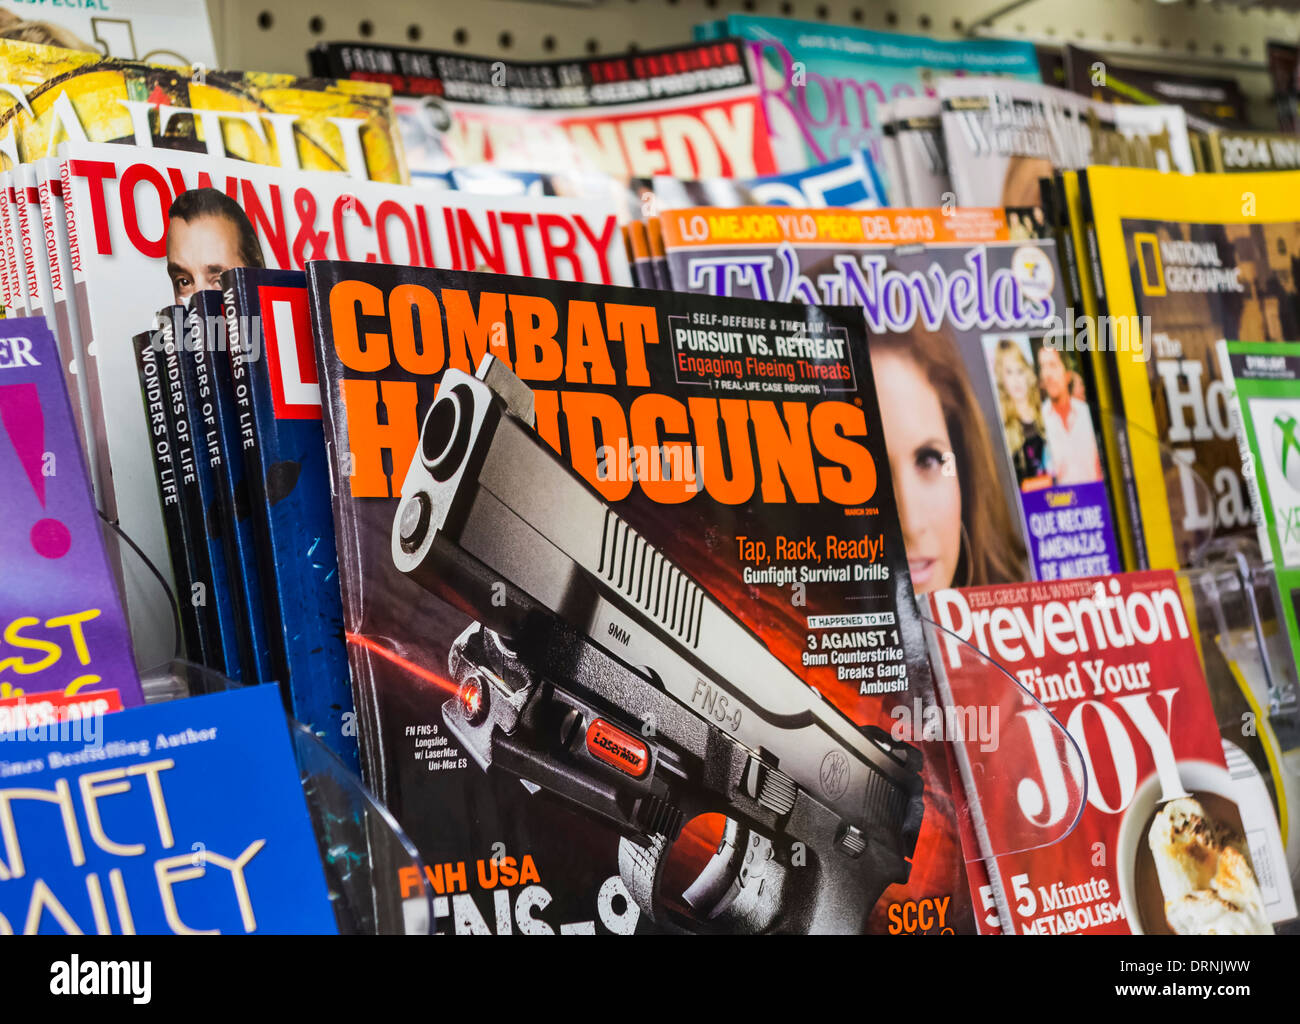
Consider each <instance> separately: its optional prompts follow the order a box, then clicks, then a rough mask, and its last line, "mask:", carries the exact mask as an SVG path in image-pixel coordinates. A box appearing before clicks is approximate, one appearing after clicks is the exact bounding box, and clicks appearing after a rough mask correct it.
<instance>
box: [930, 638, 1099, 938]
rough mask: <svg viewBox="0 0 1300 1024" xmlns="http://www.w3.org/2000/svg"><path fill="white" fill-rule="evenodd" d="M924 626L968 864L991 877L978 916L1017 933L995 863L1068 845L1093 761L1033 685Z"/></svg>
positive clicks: (960, 641) (962, 643) (982, 889)
mask: <svg viewBox="0 0 1300 1024" xmlns="http://www.w3.org/2000/svg"><path fill="white" fill-rule="evenodd" d="M921 621H922V626H923V628H924V631H925V639H926V647H927V649H928V651H929V655H930V664H931V666H932V668H933V672H934V680H935V688H936V690H937V693H938V698H939V710H940V712H941V713H942V728H943V736H944V739H945V740H947V742H948V743H949V750H950V751H951V754H952V760H953V764H954V767H955V768H956V769H957V774H958V779H959V782H958V781H957V780H954V783H953V789H954V794H953V797H954V800H953V802H954V805H955V809H956V812H957V819H958V827H959V828H960V829H961V832H962V839H963V841H962V850H963V853H964V855H965V859H966V861H967V863H968V864H971V863H975V862H982V863H983V864H984V865H985V866H986V867H987V868H989V869H990V874H991V876H992V877H991V878H990V884H989V885H987V886H980V887H979V888H980V894H979V895H980V899H981V901H982V902H983V904H984V906H983V907H982V908H981V907H978V906H977V907H976V908H975V912H976V913H986V914H988V915H989V924H990V925H994V924H1000V927H1001V929H1002V934H1004V935H1014V934H1016V927H1015V925H1014V923H1013V921H1012V916H1011V908H1010V905H1009V903H1008V897H1007V894H1006V891H1005V887H1004V886H1003V885H1001V884H999V881H998V879H997V878H996V866H995V858H998V857H1002V856H1005V855H1007V854H1012V853H1023V852H1026V851H1028V850H1033V849H1038V848H1039V847H1044V846H1050V845H1052V844H1054V843H1059V842H1060V841H1061V840H1062V839H1064V838H1066V836H1068V835H1069V834H1070V833H1071V832H1072V831H1074V827H1075V826H1076V825H1077V824H1078V823H1079V818H1080V816H1081V815H1082V814H1083V808H1084V803H1085V801H1086V799H1087V793H1088V778H1087V771H1086V770H1085V768H1084V760H1083V757H1082V755H1081V753H1080V751H1079V747H1078V744H1077V743H1075V741H1074V739H1073V737H1071V736H1070V734H1069V733H1068V732H1066V730H1065V728H1064V727H1063V726H1062V725H1061V723H1060V722H1058V721H1057V720H1056V718H1055V717H1054V716H1053V715H1052V713H1051V712H1050V711H1048V710H1047V708H1046V707H1045V706H1044V705H1043V704H1042V703H1041V702H1040V701H1039V700H1038V698H1037V697H1036V696H1035V695H1034V694H1033V692H1032V691H1031V690H1030V689H1028V688H1027V687H1026V686H1024V685H1022V684H1021V683H1020V682H1019V681H1018V680H1017V679H1016V678H1015V677H1014V676H1013V675H1011V673H1010V672H1008V671H1007V670H1006V669H1005V668H1003V667H1002V666H1001V665H999V664H998V663H997V662H996V661H994V660H993V659H991V658H989V657H988V656H986V655H985V654H983V653H982V652H981V651H980V650H979V649H978V648H976V647H974V646H972V645H971V644H969V643H967V642H966V641H964V640H963V639H962V638H961V637H959V636H958V635H957V634H956V633H954V632H952V631H951V630H948V629H945V628H944V627H943V626H941V625H939V624H938V623H936V622H934V621H933V620H931V619H928V618H924V617H922V620H921ZM950 669H952V670H957V669H960V671H949V670H950Z"/></svg>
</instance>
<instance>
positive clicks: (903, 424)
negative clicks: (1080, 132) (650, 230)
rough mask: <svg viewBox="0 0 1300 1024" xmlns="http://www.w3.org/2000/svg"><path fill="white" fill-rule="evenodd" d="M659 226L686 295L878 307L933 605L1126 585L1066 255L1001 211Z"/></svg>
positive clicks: (882, 396) (920, 579) (690, 215)
mask: <svg viewBox="0 0 1300 1024" xmlns="http://www.w3.org/2000/svg"><path fill="white" fill-rule="evenodd" d="M660 223H661V225H662V227H663V234H664V244H665V248H666V250H667V253H668V263H669V268H670V275H671V277H672V281H673V287H674V288H676V289H678V290H680V291H689V292H696V293H700V294H706V295H730V296H739V297H743V298H752V299H760V300H764V301H772V300H775V301H779V302H787V301H801V302H808V303H812V304H845V305H857V306H860V307H861V308H862V310H863V312H864V314H865V316H866V322H867V328H868V330H869V331H870V332H871V335H872V338H871V352H872V369H873V373H874V376H875V378H876V383H877V385H878V386H879V388H880V391H879V401H880V405H881V408H882V409H883V410H884V415H885V441H886V443H887V447H888V452H889V458H890V464H891V466H892V469H893V476H894V481H895V484H896V486H897V487H898V488H899V490H898V492H897V495H896V497H897V500H898V505H899V512H900V515H901V516H902V517H903V519H902V522H903V535H904V537H905V538H907V543H908V549H907V554H908V560H909V564H910V565H911V569H912V582H913V583H914V584H915V586H916V588H917V590H918V591H921V592H924V591H929V590H938V589H942V588H944V587H949V586H954V585H970V584H976V583H979V584H986V583H995V582H996V583H1010V582H1021V581H1024V580H1027V579H1031V578H1034V579H1058V578H1063V577H1070V576H1091V575H1096V574H1097V572H1098V571H1100V570H1103V569H1104V570H1105V571H1115V570H1117V569H1118V568H1119V566H1120V563H1119V550H1118V546H1117V544H1116V540H1115V533H1114V525H1113V521H1112V513H1111V507H1110V502H1109V498H1108V495H1107V485H1106V477H1105V473H1104V470H1103V467H1102V461H1101V458H1100V447H1099V443H1098V439H1097V423H1096V421H1095V419H1094V417H1093V413H1092V407H1091V405H1090V399H1091V398H1092V396H1090V395H1089V394H1088V393H1087V388H1086V386H1085V384H1084V377H1083V373H1082V369H1083V368H1082V366H1081V364H1080V361H1079V354H1078V353H1076V352H1074V351H1072V350H1071V349H1070V347H1068V346H1066V345H1065V344H1064V342H1065V340H1066V338H1067V337H1068V338H1069V339H1070V340H1073V331H1072V329H1070V330H1067V329H1066V328H1065V327H1064V318H1065V317H1066V316H1067V312H1066V309H1065V301H1064V288H1063V282H1062V278H1061V270H1060V265H1059V263H1058V260H1057V254H1056V244H1055V242H1054V241H1052V240H1051V239H1032V240H1026V239H1021V240H1015V239H1013V238H1012V237H1011V232H1010V230H1009V228H1008V221H1007V216H1006V214H1005V213H1004V212H1003V211H1002V210H974V209H961V210H957V211H956V212H954V213H953V214H951V215H945V214H944V213H943V211H941V210H936V209H930V210H890V211H881V212H876V213H867V214H851V213H848V212H846V211H841V210H789V211H772V210H762V209H756V208H750V209H744V210H711V209H695V210H676V211H669V212H667V213H665V214H663V216H662V217H661V218H660ZM756 239H761V241H755V240H756ZM995 481H996V484H997V485H1000V490H1001V494H1000V496H999V497H1000V498H1001V499H1002V500H1001V501H997V500H996V499H995V500H989V492H988V491H987V490H986V488H987V487H989V486H990V485H994V482H995Z"/></svg>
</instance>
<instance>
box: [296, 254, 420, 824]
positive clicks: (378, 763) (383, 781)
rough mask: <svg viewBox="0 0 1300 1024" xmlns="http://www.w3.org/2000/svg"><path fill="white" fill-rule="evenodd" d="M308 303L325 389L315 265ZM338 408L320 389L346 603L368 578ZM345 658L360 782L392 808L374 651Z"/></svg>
mask: <svg viewBox="0 0 1300 1024" xmlns="http://www.w3.org/2000/svg"><path fill="white" fill-rule="evenodd" d="M307 298H308V310H309V312H310V320H311V332H312V350H313V352H314V353H315V356H316V369H317V379H318V380H320V381H321V382H322V385H323V382H324V381H325V380H326V379H327V378H326V376H325V355H324V353H325V352H326V351H327V348H328V346H329V343H330V342H329V339H328V337H326V335H325V334H324V329H323V325H324V324H327V323H329V320H328V319H322V317H324V316H327V314H328V300H327V299H323V298H322V297H321V295H320V292H319V290H318V288H317V287H316V285H315V265H314V264H311V263H309V264H308V265H307ZM334 402H335V396H334V395H333V394H331V393H330V392H329V391H328V389H327V388H325V387H324V386H322V387H321V428H322V432H323V435H324V437H325V444H326V449H327V450H326V465H328V467H329V471H330V496H329V500H330V509H331V512H332V514H333V516H334V530H335V538H336V540H335V550H336V551H337V554H338V560H339V562H338V564H339V583H340V597H341V601H343V602H346V601H348V600H349V595H350V594H351V593H352V592H353V591H354V586H349V587H343V583H344V581H348V582H349V583H350V584H354V585H355V584H357V583H359V581H360V580H361V579H363V578H364V577H363V574H362V571H361V567H360V566H359V565H358V564H357V560H356V552H357V551H359V550H360V540H359V538H358V537H357V536H356V535H355V529H356V524H355V520H354V519H353V518H352V517H351V516H350V515H347V514H346V511H347V509H346V497H345V493H344V492H345V488H346V486H347V485H346V482H344V481H341V480H340V479H339V478H338V477H337V476H336V475H335V465H336V460H337V456H336V455H334V454H332V453H331V452H330V451H329V450H328V449H329V447H330V446H331V445H332V444H333V441H332V439H333V438H335V437H337V436H339V435H338V433H337V425H336V423H335V420H336V418H337V415H336V409H335V406H334ZM358 618H359V615H358V614H356V610H355V609H349V608H348V607H347V606H346V604H345V605H344V606H343V628H344V629H345V630H346V629H347V628H348V626H349V624H350V623H353V622H356V621H357V620H358ZM347 656H348V663H349V667H350V668H351V671H352V694H353V703H354V706H355V710H356V721H357V740H358V745H359V748H360V749H359V758H360V762H361V771H362V778H364V779H365V781H366V783H367V785H369V786H370V788H371V789H372V790H374V792H375V793H376V795H378V797H379V799H380V800H381V801H384V802H388V801H389V800H390V799H392V798H394V797H396V796H398V792H397V791H396V790H395V789H394V786H395V784H396V783H397V780H396V779H394V778H391V777H390V774H389V771H388V770H387V768H386V764H387V755H386V753H385V750H384V733H383V729H382V723H381V721H380V700H379V691H378V686H377V682H376V679H375V672H374V669H373V666H372V664H371V654H370V650H369V648H367V647H366V646H365V645H364V644H362V643H354V642H352V639H351V636H350V635H349V639H348V643H347Z"/></svg>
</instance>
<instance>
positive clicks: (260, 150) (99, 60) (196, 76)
mask: <svg viewBox="0 0 1300 1024" xmlns="http://www.w3.org/2000/svg"><path fill="white" fill-rule="evenodd" d="M0 83H3V84H4V85H5V86H6V97H5V100H4V102H3V104H0V155H3V157H4V162H5V164H6V165H7V166H13V165H14V164H18V163H30V162H33V161H35V160H38V159H40V158H41V157H50V156H56V155H57V147H58V145H59V143H60V142H62V141H65V140H79V141H87V140H89V141H91V142H122V143H130V144H133V145H136V146H141V147H145V148H153V147H159V148H165V149H184V150H191V151H194V152H199V153H206V154H208V155H209V156H214V157H223V156H229V157H233V158H236V159H239V160H248V161H251V162H253V163H259V164H270V165H274V166H277V167H287V168H289V169H291V170H309V171H343V172H346V173H347V174H350V175H351V176H352V177H355V178H360V179H363V180H364V179H371V180H373V181H387V182H404V181H406V180H407V177H406V167H405V162H404V160H403V156H402V143H401V138H400V136H399V135H398V131H397V124H396V121H395V119H394V115H393V110H392V92H391V90H389V89H388V88H386V87H385V86H383V85H379V84H370V83H364V82H347V81H336V80H320V79H309V78H298V77H297V76H294V75H281V74H270V73H264V72H251V71H250V72H245V71H220V70H216V69H212V70H209V69H207V68H193V67H172V66H169V65H166V64H146V63H142V62H140V61H130V60H124V59H120V58H117V57H105V56H103V55H102V54H99V53H83V52H79V51H75V50H64V49H60V48H58V47H53V46H39V45H37V44H35V43H23V42H14V41H13V40H9V39H3V38H0Z"/></svg>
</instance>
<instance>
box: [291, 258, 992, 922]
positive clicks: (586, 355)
mask: <svg viewBox="0 0 1300 1024" xmlns="http://www.w3.org/2000/svg"><path fill="white" fill-rule="evenodd" d="M307 273H308V283H309V289H310V293H311V302H312V321H313V327H314V330H315V332H316V339H317V346H318V350H317V355H318V359H319V361H320V367H321V379H322V394H323V395H325V396H328V400H327V401H326V402H325V405H324V413H325V422H326V430H327V436H328V437H329V439H330V444H331V452H332V458H333V459H334V472H335V479H336V481H337V482H338V486H337V489H336V491H335V495H334V513H335V522H336V525H337V530H338V540H339V543H338V547H339V554H340V560H341V564H340V572H341V573H342V576H343V591H344V611H345V616H346V624H347V630H348V640H349V649H350V654H351V658H352V668H353V679H354V685H355V687H356V693H357V704H358V711H359V717H360V722H361V726H362V743H363V746H366V747H367V748H369V749H370V750H371V751H373V754H372V755H371V757H370V760H371V762H372V764H373V765H376V766H377V768H378V771H377V772H376V771H375V770H374V769H373V768H372V777H371V782H372V784H373V785H374V786H375V787H376V790H377V792H378V793H379V795H380V797H381V799H383V800H384V802H385V804H386V805H387V806H388V807H389V808H390V809H392V810H393V812H394V813H395V815H396V816H397V818H398V820H399V821H400V822H402V824H403V826H404V827H405V828H406V830H407V833H408V834H409V835H410V836H411V837H412V838H413V839H414V841H415V842H416V845H417V846H418V847H419V848H420V851H421V853H422V854H423V855H424V858H425V861H426V863H427V864H430V865H438V866H439V867H438V868H435V869H433V871H432V873H431V874H430V882H431V884H432V886H433V888H434V891H435V893H437V894H438V895H444V896H450V897H451V899H450V907H449V908H448V910H447V917H446V919H444V920H443V921H440V922H439V927H440V928H442V929H444V930H446V931H453V932H456V933H469V932H504V931H513V930H518V931H521V932H528V933H538V932H550V931H552V930H555V931H560V932H581V931H588V932H590V931H599V932H618V933H630V932H633V931H657V930H678V929H683V928H684V929H686V930H693V931H725V932H738V931H740V932H771V931H780V932H787V931H791V932H809V931H815V932H825V931H830V932H860V931H862V930H864V929H865V930H871V931H888V930H890V927H891V922H894V927H895V930H896V929H897V922H898V921H899V920H901V911H900V910H899V909H898V908H899V907H900V906H902V905H905V904H906V903H907V901H909V900H912V901H915V900H918V899H921V898H932V899H935V900H936V901H938V902H939V903H941V904H942V906H943V908H944V913H945V915H946V917H945V920H944V921H943V922H942V923H941V924H940V925H939V926H938V927H936V931H937V930H938V929H939V928H953V929H959V928H960V927H962V921H963V918H964V915H965V914H966V913H967V909H966V908H967V907H968V904H967V903H966V901H965V900H964V899H963V898H961V892H960V891H961V890H962V889H963V886H962V883H961V882H960V881H959V880H958V878H959V876H960V864H959V863H958V862H956V861H954V860H953V859H952V857H953V855H954V854H955V853H956V843H955V838H954V835H953V833H952V831H951V829H952V822H951V819H950V818H949V816H948V814H949V811H948V792H947V782H946V778H945V773H946V768H945V767H944V764H945V762H944V752H943V749H942V746H941V745H938V744H933V743H918V744H917V745H915V746H913V745H908V744H904V743H902V742H901V741H896V740H894V739H893V738H892V736H891V734H890V733H889V732H888V731H887V730H888V726H889V724H890V720H889V709H890V707H892V706H894V705H895V704H897V703H902V704H906V705H908V707H909V708H910V706H911V704H912V702H913V701H931V700H932V696H931V693H930V690H929V682H928V680H929V673H928V668H927V665H926V662H925V661H924V658H923V654H924V646H923V643H924V642H923V640H922V639H921V637H920V635H919V634H920V628H921V627H920V622H919V620H918V619H917V618H916V615H915V604H914V602H913V599H912V596H911V581H910V579H909V577H908V570H907V563H906V557H905V554H904V552H903V548H902V540H901V537H900V536H899V533H898V530H897V527H896V525H895V524H896V523H897V518H896V513H895V509H894V503H893V492H892V489H891V487H890V466H889V463H888V460H887V458H886V455H885V452H884V447H883V444H882V440H881V423H880V414H879V411H878V409H877V407H876V403H875V401H874V400H873V398H872V394H873V387H872V384H871V368H870V366H869V364H868V361H867V359H866V358H864V355H865V352H866V340H865V338H864V337H863V336H862V326H861V317H860V315H859V314H858V312H857V311H856V310H850V309H829V308H827V309H818V308H814V307H804V306H795V305H781V304H771V303H763V304H759V303H744V302H739V301H726V300H720V299H713V298H705V297H692V296H682V295H667V294H660V293H653V292H645V291H637V290H631V289H614V288H601V287H596V286H592V285H576V284H573V285H566V284H559V283H554V282H547V281H536V280H527V279H522V278H509V277H499V276H490V275H483V274H460V273H451V272H446V271H423V270H413V269H409V268H384V267H376V266H372V265H364V264H357V263H353V264H335V263H326V262H316V263H312V264H311V265H310V266H309V267H308V272H307ZM417 312H418V321H417V320H416V319H415V315H416V314H417ZM417 323H418V326H417ZM362 332H364V336H365V337H366V338H368V339H369V340H368V341H366V342H365V344H364V347H362V346H361V344H360V340H361V337H362ZM381 339H382V340H381ZM800 364H802V365H803V366H805V367H807V368H809V373H808V374H807V375H806V376H804V377H801V378H796V377H793V376H791V374H792V373H794V372H796V371H797V367H798V366H799V365H800ZM783 368H786V369H783ZM379 401H382V402H383V403H384V408H385V409H386V410H387V414H386V417H385V418H384V419H382V420H381V419H380V418H379V406H378V405H377V403H378V402H379ZM561 414H563V415H561ZM343 452H347V453H349V457H348V458H347V459H346V460H344V459H343V458H342V457H341V456H342V453H343ZM724 453H725V454H724ZM918 645H920V646H918ZM520 783H522V785H520ZM494 844H499V846H498V849H500V850H502V851H504V853H505V860H494V859H493V845H494ZM750 849H752V850H754V851H755V852H756V854H757V857H756V859H753V860H751V859H750V858H748V857H747V856H746V855H744V854H742V851H745V850H750ZM746 865H748V866H746ZM530 881H531V882H532V883H533V887H531V888H530V887H527V885H526V883H528V882H530ZM492 889H498V890H504V891H499V892H498V893H496V894H495V898H494V894H493V893H492V892H490V891H489V890H492ZM891 908H894V909H893V910H892V911H891Z"/></svg>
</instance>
